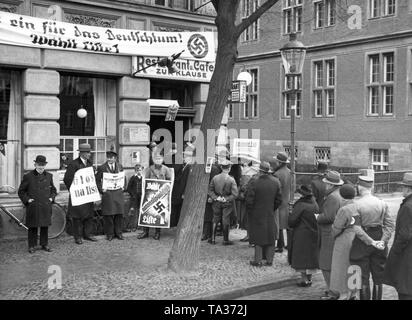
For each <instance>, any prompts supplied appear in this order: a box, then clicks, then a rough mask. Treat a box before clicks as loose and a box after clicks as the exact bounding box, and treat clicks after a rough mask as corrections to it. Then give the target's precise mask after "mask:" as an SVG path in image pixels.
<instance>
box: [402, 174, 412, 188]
mask: <svg viewBox="0 0 412 320" xmlns="http://www.w3.org/2000/svg"><path fill="white" fill-rule="evenodd" d="M399 184H401V185H403V186H408V187H412V172H405V174H404V175H403V180H402V182H400V183H399Z"/></svg>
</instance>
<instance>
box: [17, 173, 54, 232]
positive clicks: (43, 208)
mask: <svg viewBox="0 0 412 320" xmlns="http://www.w3.org/2000/svg"><path fill="white" fill-rule="evenodd" d="M56 194H57V192H56V188H55V187H54V184H53V175H52V174H51V173H48V172H46V171H44V172H43V173H42V174H39V173H38V172H37V171H36V170H33V171H30V172H29V173H27V174H25V175H24V176H23V181H22V182H21V184H20V187H19V190H18V195H19V198H20V200H21V201H22V202H23V204H24V205H25V206H26V226H27V227H28V228H37V227H47V226H50V225H51V215H52V202H50V199H49V198H52V201H54V198H55V197H56ZM29 199H34V201H33V202H31V203H28V201H29Z"/></svg>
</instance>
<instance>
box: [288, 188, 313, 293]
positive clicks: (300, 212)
mask: <svg viewBox="0 0 412 320" xmlns="http://www.w3.org/2000/svg"><path fill="white" fill-rule="evenodd" d="M297 191H298V192H299V193H300V194H301V195H302V197H301V198H300V199H299V200H297V201H296V202H295V204H294V205H293V210H292V213H291V214H290V215H289V219H288V222H289V227H290V228H292V230H291V232H290V237H291V241H290V242H289V243H290V245H291V247H290V248H288V252H289V257H290V261H289V263H290V264H291V266H292V268H293V269H295V270H296V271H297V272H300V273H301V275H302V278H301V280H300V281H299V282H298V283H297V285H298V286H299V287H309V286H311V285H312V274H313V273H315V272H316V270H317V269H318V268H319V248H318V225H317V222H316V216H315V215H316V214H318V213H319V207H318V205H317V203H316V201H315V199H314V197H313V193H312V189H311V186H310V185H302V186H301V187H300V188H299V189H298V190H297Z"/></svg>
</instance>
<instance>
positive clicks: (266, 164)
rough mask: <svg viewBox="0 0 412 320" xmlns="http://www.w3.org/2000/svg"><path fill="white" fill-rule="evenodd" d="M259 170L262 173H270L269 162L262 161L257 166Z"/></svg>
mask: <svg viewBox="0 0 412 320" xmlns="http://www.w3.org/2000/svg"><path fill="white" fill-rule="evenodd" d="M259 170H260V171H262V172H264V173H272V172H273V171H272V168H271V167H270V163H269V162H267V161H262V162H261V163H260V166H259Z"/></svg>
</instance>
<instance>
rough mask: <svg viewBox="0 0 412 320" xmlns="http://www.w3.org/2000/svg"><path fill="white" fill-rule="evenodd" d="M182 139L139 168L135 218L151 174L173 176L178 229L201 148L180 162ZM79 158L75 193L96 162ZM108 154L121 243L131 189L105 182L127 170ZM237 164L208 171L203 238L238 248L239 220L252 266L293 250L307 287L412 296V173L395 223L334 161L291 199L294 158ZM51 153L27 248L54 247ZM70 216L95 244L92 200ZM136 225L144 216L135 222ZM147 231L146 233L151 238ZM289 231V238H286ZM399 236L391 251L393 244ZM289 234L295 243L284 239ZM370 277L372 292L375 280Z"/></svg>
mask: <svg viewBox="0 0 412 320" xmlns="http://www.w3.org/2000/svg"><path fill="white" fill-rule="evenodd" d="M176 149H177V148H176V145H175V144H173V145H172V159H173V161H172V163H170V164H167V165H165V164H164V153H162V152H157V151H156V147H155V146H154V147H153V148H152V150H151V151H152V153H151V155H152V156H151V160H150V162H151V163H150V165H149V167H148V168H144V167H143V166H142V164H136V166H135V173H134V175H133V176H132V177H131V178H130V179H129V182H128V184H127V187H126V188H124V189H125V191H127V192H128V193H129V194H130V203H131V210H130V212H132V213H134V216H135V217H137V216H138V213H139V209H140V202H141V197H142V181H143V179H145V178H146V179H161V180H171V181H174V185H173V190H172V196H171V198H172V203H171V208H172V211H171V217H170V219H171V222H170V227H175V226H177V224H178V222H179V218H180V211H181V208H182V203H183V199H184V194H185V188H186V183H187V179H188V176H189V172H190V170H191V166H192V162H193V150H185V152H184V153H183V163H182V164H177V163H176V162H175V161H174V156H175V155H176V152H177V150H176ZM78 151H79V157H78V158H77V159H74V160H72V161H71V162H70V163H69V164H68V166H67V170H66V173H65V176H64V183H65V185H66V187H67V189H68V190H69V189H70V186H71V184H72V183H73V179H74V176H75V173H76V171H77V170H79V169H82V168H87V167H91V166H92V162H91V161H90V157H91V147H90V145H88V144H81V145H80V146H79V150H78ZM106 155H107V160H106V162H105V163H104V164H102V165H100V166H99V167H98V168H97V170H96V185H97V188H98V190H99V193H100V194H101V197H102V203H101V207H102V215H103V217H104V218H103V219H104V220H103V221H104V233H105V235H106V239H107V240H109V241H111V240H113V239H114V238H117V239H119V240H123V235H122V230H123V229H122V228H123V227H122V226H123V219H124V216H125V212H124V203H125V199H124V190H123V188H119V189H117V190H106V189H104V188H103V185H102V179H103V173H105V172H106V173H119V172H121V171H123V168H122V166H121V164H120V163H119V162H118V157H117V153H116V152H115V151H114V150H109V151H107V154H106ZM238 160H240V161H238V163H235V164H233V163H232V162H231V161H230V155H229V154H228V152H224V153H221V154H218V155H217V157H216V161H215V163H214V164H213V165H212V167H211V169H210V180H209V187H208V197H207V203H206V209H205V215H204V224H203V235H202V240H207V242H208V243H210V244H212V245H215V244H216V243H217V242H216V236H217V235H218V234H219V232H220V233H221V234H223V242H222V244H223V245H231V244H233V241H230V237H229V233H230V229H231V227H232V226H234V225H236V226H238V227H240V228H243V229H245V230H246V232H247V234H246V236H245V238H243V239H241V240H240V241H249V244H250V246H253V247H254V259H253V260H251V261H250V265H251V266H253V267H263V266H270V265H272V264H273V259H274V255H275V252H282V251H283V250H287V251H288V262H289V264H290V265H291V267H292V268H293V269H295V270H296V271H297V272H299V273H300V274H301V279H300V280H299V282H298V283H297V285H298V286H299V287H309V286H311V285H312V275H313V274H314V273H315V272H317V270H319V269H320V270H321V271H322V274H323V277H324V281H325V284H326V291H325V293H324V295H323V296H322V297H321V299H323V300H333V299H341V300H347V299H356V298H360V299H361V300H369V299H371V298H372V299H374V300H380V299H382V285H383V284H384V283H386V284H388V285H391V286H394V287H395V288H396V290H397V291H398V294H399V299H408V300H411V299H412V231H411V230H412V173H406V174H405V176H404V178H403V182H402V186H403V194H404V196H405V199H404V201H403V203H402V204H401V207H400V209H399V212H398V216H397V219H396V227H395V219H394V217H393V216H391V214H390V212H389V209H388V205H387V204H386V203H385V202H384V201H383V200H381V199H379V198H377V197H376V196H374V195H373V191H372V190H373V184H374V181H373V177H370V176H359V178H358V181H357V183H355V184H352V183H350V182H349V183H345V182H344V181H343V180H342V177H341V175H340V174H339V173H338V172H337V171H333V170H329V169H328V164H327V162H323V161H319V162H318V164H317V173H316V174H314V175H313V177H312V178H311V181H310V182H308V183H303V184H301V185H300V186H299V188H297V190H296V191H297V192H298V193H299V194H300V198H299V199H298V200H296V201H294V203H293V204H292V203H290V184H291V172H290V169H289V168H288V163H289V160H288V156H287V155H286V154H285V153H284V152H279V153H277V154H276V156H274V159H273V162H274V170H272V165H271V163H269V162H267V161H261V162H260V161H253V160H248V159H238ZM46 164H47V161H46V158H45V157H44V156H42V155H39V156H37V157H36V159H35V161H34V165H35V169H34V170H33V171H31V172H29V173H27V174H26V175H24V177H23V181H22V183H21V185H20V187H19V191H18V194H19V197H20V199H21V201H22V202H23V204H24V205H25V206H26V207H27V214H26V225H27V226H28V228H29V229H28V246H29V252H30V253H33V252H34V251H35V249H36V246H37V232H38V228H40V246H41V249H42V250H45V251H51V248H50V247H49V245H48V234H47V232H48V231H47V230H48V226H49V225H50V224H51V203H52V202H53V201H54V198H55V196H56V188H55V187H54V185H53V179H52V175H51V174H50V173H48V172H46V171H45V166H46ZM68 215H69V216H70V217H71V218H72V219H73V236H74V240H75V243H76V244H79V245H80V244H82V240H88V241H97V239H96V238H95V237H94V236H93V234H92V233H91V220H92V218H93V216H94V206H93V203H85V204H82V205H77V206H73V205H72V203H71V199H70V198H69V204H68ZM135 223H136V222H135ZM149 230H150V228H149V227H144V228H143V232H142V233H140V234H139V235H138V238H139V239H144V238H147V237H149ZM154 232H155V233H154V239H156V240H159V239H160V228H154ZM285 232H286V235H285ZM393 233H395V235H394V242H393V245H392V247H391V250H390V252H389V255H388V250H389V248H388V242H389V240H390V239H391V236H392V234H393ZM285 236H286V239H287V241H285ZM371 276H372V283H373V285H372V292H371V288H370V277H371Z"/></svg>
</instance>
